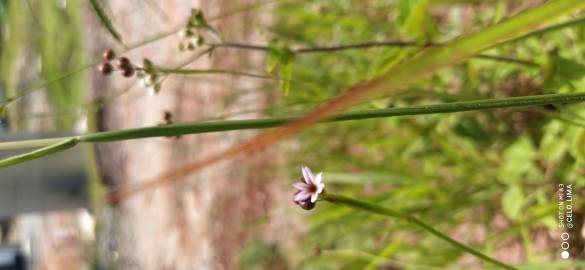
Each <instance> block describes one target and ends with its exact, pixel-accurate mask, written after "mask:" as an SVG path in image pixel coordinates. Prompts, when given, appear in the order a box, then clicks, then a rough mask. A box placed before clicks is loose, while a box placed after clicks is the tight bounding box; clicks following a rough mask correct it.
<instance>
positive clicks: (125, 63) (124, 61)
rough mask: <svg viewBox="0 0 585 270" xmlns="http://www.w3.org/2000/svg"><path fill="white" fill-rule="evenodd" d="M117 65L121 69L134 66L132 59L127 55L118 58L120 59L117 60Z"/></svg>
mask: <svg viewBox="0 0 585 270" xmlns="http://www.w3.org/2000/svg"><path fill="white" fill-rule="evenodd" d="M116 67H117V68H119V69H122V70H124V69H131V68H132V63H130V60H129V59H128V58H126V57H120V58H118V60H117V61H116Z"/></svg>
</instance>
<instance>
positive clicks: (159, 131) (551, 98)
mask: <svg viewBox="0 0 585 270" xmlns="http://www.w3.org/2000/svg"><path fill="white" fill-rule="evenodd" d="M583 101H585V93H570V94H550V95H535V96H522V97H511V98H501V99H481V100H468V101H458V102H449V103H438V104H431V105H421V106H413V107H404V108H389V109H378V110H368V111H355V112H349V113H344V114H340V115H338V116H336V117H333V118H331V119H328V120H326V121H325V122H341V121H353V120H363V119H374V118H385V117H395V116H409V115H425V114H438V113H454V112H464V111H478V110H489V109H497V108H514V107H528V106H541V105H547V104H564V103H575V102H583ZM296 119H298V117H273V118H265V119H249V120H231V121H209V122H197V123H191V124H174V125H164V126H154V127H144V128H133V129H125V130H119V131H106V132H98V133H91V134H86V135H81V136H79V137H78V139H79V141H80V142H107V141H120V140H131V139H140V138H150V137H164V136H177V135H186V134H199V133H208V132H220V131H232V130H243V129H265V128H274V127H278V126H282V125H284V124H286V123H289V122H292V121H294V120H296ZM67 139H69V138H50V139H41V140H27V141H15V142H4V143H0V150H8V149H19V148H30V147H39V146H46V145H51V144H53V143H55V142H56V141H63V140H67Z"/></svg>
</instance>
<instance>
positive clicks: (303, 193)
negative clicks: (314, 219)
mask: <svg viewBox="0 0 585 270" xmlns="http://www.w3.org/2000/svg"><path fill="white" fill-rule="evenodd" d="M309 197H311V193H310V192H307V191H305V190H303V191H301V192H299V193H297V195H295V197H294V198H293V200H294V201H295V202H301V201H304V200H306V199H308V198H309Z"/></svg>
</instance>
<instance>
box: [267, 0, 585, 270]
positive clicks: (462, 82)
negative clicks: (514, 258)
mask: <svg viewBox="0 0 585 270" xmlns="http://www.w3.org/2000/svg"><path fill="white" fill-rule="evenodd" d="M470 2H471V1H426V0H418V1H406V0H398V1H381V0H369V1H352V0H343V1H307V2H300V3H299V2H294V3H283V4H280V5H278V7H277V8H276V10H275V16H276V18H278V20H277V24H276V25H275V26H274V27H273V28H272V31H271V33H272V37H273V38H275V39H277V40H278V42H280V43H283V44H288V46H290V47H292V48H294V47H309V46H311V47H320V46H333V45H342V44H356V43H362V42H370V41H382V40H396V41H413V42H418V43H419V44H421V45H424V44H425V43H427V42H444V41H447V40H450V39H452V38H455V37H457V36H459V35H462V34H466V33H471V32H475V31H479V30H481V29H482V28H483V27H485V26H488V25H491V24H493V23H496V22H498V21H500V20H502V19H505V18H506V17H509V16H511V15H513V14H516V13H517V12H518V11H519V10H518V6H519V4H518V3H516V2H515V1H482V3H470ZM476 2H477V1H476ZM566 19H570V18H566ZM584 34H585V25H582V24H581V25H577V26H574V27H571V28H566V29H562V30H559V31H555V32H551V33H546V34H541V35H536V36H531V37H529V38H527V39H523V40H519V41H515V42H512V43H508V44H505V45H503V46H500V47H497V48H494V49H491V50H489V51H487V52H486V53H488V54H490V55H494V56H505V57H514V58H518V59H522V60H529V61H534V62H535V63H536V64H538V66H540V68H534V67H530V66H525V65H518V64H515V63H506V62H497V61H490V60H486V59H471V60H468V61H466V62H464V63H462V64H459V65H456V66H454V67H452V68H450V69H446V70H443V71H440V72H439V73H437V74H436V75H434V76H433V77H431V78H429V79H425V80H421V81H419V82H418V83H416V84H415V85H414V86H413V87H410V88H409V89H408V90H409V91H407V92H406V94H403V95H401V96H395V97H389V98H385V99H378V100H375V101H371V102H369V103H367V104H363V105H360V106H358V107H359V108H362V109H364V108H381V107H392V106H404V105H419V104H428V103H437V102H446V101H453V100H466V99H470V98H496V97H507V96H520V95H534V94H543V93H565V92H575V91H585V80H583V77H584V75H585V72H584V70H585V65H584V64H585V60H584V59H583V57H584V56H585V54H584V53H585V43H584V41H585V40H584V37H585V36H584ZM418 50H419V49H418V48H410V47H409V48H392V47H388V48H372V49H367V50H348V51H343V52H336V53H321V54H310V55H302V57H295V58H294V62H293V64H292V82H291V86H290V92H289V94H288V95H287V96H286V97H284V101H281V104H280V105H279V106H280V107H277V109H275V110H273V114H275V115H286V114H292V113H295V114H300V113H302V112H305V111H308V110H309V109H310V108H312V107H313V106H314V105H315V103H317V102H319V101H323V100H326V99H328V98H332V97H334V96H336V95H338V94H340V93H341V91H344V90H346V89H347V88H348V87H350V86H352V85H354V84H356V83H358V82H361V81H365V80H368V79H370V78H373V77H374V76H376V75H378V74H382V73H384V71H386V70H387V69H388V68H389V67H390V66H392V65H394V64H396V63H399V62H401V61H403V60H404V59H406V58H409V57H411V56H413V55H414V54H416V53H417V52H418ZM390 76H391V75H390ZM291 104H304V106H294V107H291V106H287V105H291ZM583 109H584V105H581V104H578V105H570V106H569V105H567V106H558V107H543V108H531V109H514V110H508V109H502V110H493V111H483V112H469V113H457V114H450V115H428V116H415V117H401V118H388V119H382V120H364V121H355V122H349V123H339V124H330V125H319V126H315V127H313V128H311V129H309V130H307V131H306V132H304V133H303V134H302V135H301V136H300V138H299V144H298V149H296V150H294V152H295V154H293V155H289V157H290V166H289V167H290V168H293V169H294V170H293V171H291V172H290V177H291V179H296V178H298V176H299V175H300V171H299V172H298V171H297V170H296V168H299V170H300V165H301V164H307V165H309V166H311V167H313V168H314V169H315V170H318V171H320V170H323V171H324V181H325V183H326V184H327V189H329V190H332V191H335V192H344V193H346V194H353V195H354V196H356V197H360V198H366V199H368V200H371V201H374V202H378V203H380V204H383V205H385V206H387V207H390V208H393V209H398V210H402V211H404V212H409V213H412V214H415V215H416V216H419V217H420V218H422V219H424V220H425V221H426V222H427V223H430V224H432V225H433V226H435V227H436V228H437V229H439V230H441V231H444V232H455V231H457V232H459V233H461V231H463V235H465V237H461V236H459V237H460V240H462V241H463V242H466V243H468V244H470V245H472V246H475V247H477V248H479V249H480V250H483V251H485V252H487V253H490V254H493V253H494V252H496V251H498V250H500V249H502V248H503V247H505V246H506V245H509V243H510V241H512V242H515V243H520V244H521V245H522V248H523V253H522V254H521V255H519V256H521V258H520V259H521V260H522V262H524V263H526V265H525V266H524V267H525V269H539V268H541V267H543V266H546V267H549V268H546V267H545V268H546V269H555V268H556V269H562V268H565V267H567V264H557V265H550V264H544V263H546V262H550V261H554V260H555V258H556V257H555V256H556V255H557V254H556V253H557V252H556V251H557V249H558V247H557V246H556V242H554V240H552V239H549V241H551V243H552V246H549V247H548V248H547V249H546V250H538V251H536V250H535V249H534V248H533V247H532V245H533V244H532V243H533V242H534V241H533V240H534V239H533V238H534V237H535V234H536V233H537V232H542V230H549V231H552V232H556V229H557V222H556V220H555V215H556V207H555V204H556V199H555V192H556V187H557V184H558V183H572V184H573V185H574V186H575V187H577V188H578V187H583V186H584V185H585V177H584V174H583V165H584V164H583V161H584V159H583V158H584V157H585V155H584V153H585V150H584V149H585V144H584V143H585V141H584V140H585V133H584V129H583V125H584V124H585V121H583V120H584V118H583V112H584V110H583ZM577 209H578V210H577V214H578V215H582V212H581V211H582V210H581V209H582V205H578V206H577ZM299 211H300V210H299ZM498 219H504V220H506V221H505V223H506V224H507V225H506V226H504V227H503V228H502V227H494V225H493V224H494V223H495V222H496V220H498ZM578 226H579V228H580V226H582V224H578ZM482 231H485V234H486V235H485V236H484V237H479V238H483V239H479V240H478V239H477V238H476V237H475V235H478V234H480V233H481V232H482ZM575 231H576V232H579V231H580V230H579V229H576V230H575ZM301 242H302V246H303V247H304V249H303V250H295V251H293V252H290V253H287V254H290V256H289V257H290V259H291V263H292V265H294V267H293V268H299V269H364V268H367V269H377V268H378V267H381V266H386V267H399V268H398V269H426V268H427V267H428V269H443V268H444V267H447V268H452V269H462V268H461V267H463V266H462V265H461V264H459V262H460V259H461V256H462V255H463V254H462V253H461V252H460V251H458V250H455V249H453V248H452V247H450V246H448V245H447V244H445V243H442V242H441V241H440V240H438V239H435V238H434V237H433V236H429V235H425V234H424V233H423V232H421V231H419V230H416V229H412V228H411V227H410V226H408V225H407V224H404V223H401V222H391V221H388V220H386V219H383V218H380V217H375V216H370V215H367V214H363V213H358V212H354V211H353V210H349V209H345V208H343V207H337V206H333V205H329V204H327V203H320V204H318V207H317V210H315V211H314V212H313V215H311V230H310V231H309V232H308V233H307V235H306V236H305V238H303V239H301ZM315 249H319V250H323V252H321V253H320V255H316V254H314V250H315ZM499 255H502V254H499ZM504 260H506V258H504ZM417 262H419V264H417ZM420 262H424V263H423V264H424V265H420ZM539 263H541V266H539ZM384 269H393V268H384Z"/></svg>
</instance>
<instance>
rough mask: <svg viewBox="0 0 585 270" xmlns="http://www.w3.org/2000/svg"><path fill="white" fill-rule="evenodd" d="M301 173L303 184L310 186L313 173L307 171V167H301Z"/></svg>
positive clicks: (309, 170)
mask: <svg viewBox="0 0 585 270" xmlns="http://www.w3.org/2000/svg"><path fill="white" fill-rule="evenodd" d="M301 171H302V172H303V178H305V183H307V184H311V183H312V182H313V179H314V177H313V172H311V169H309V167H307V166H303V168H302V169H301Z"/></svg>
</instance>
